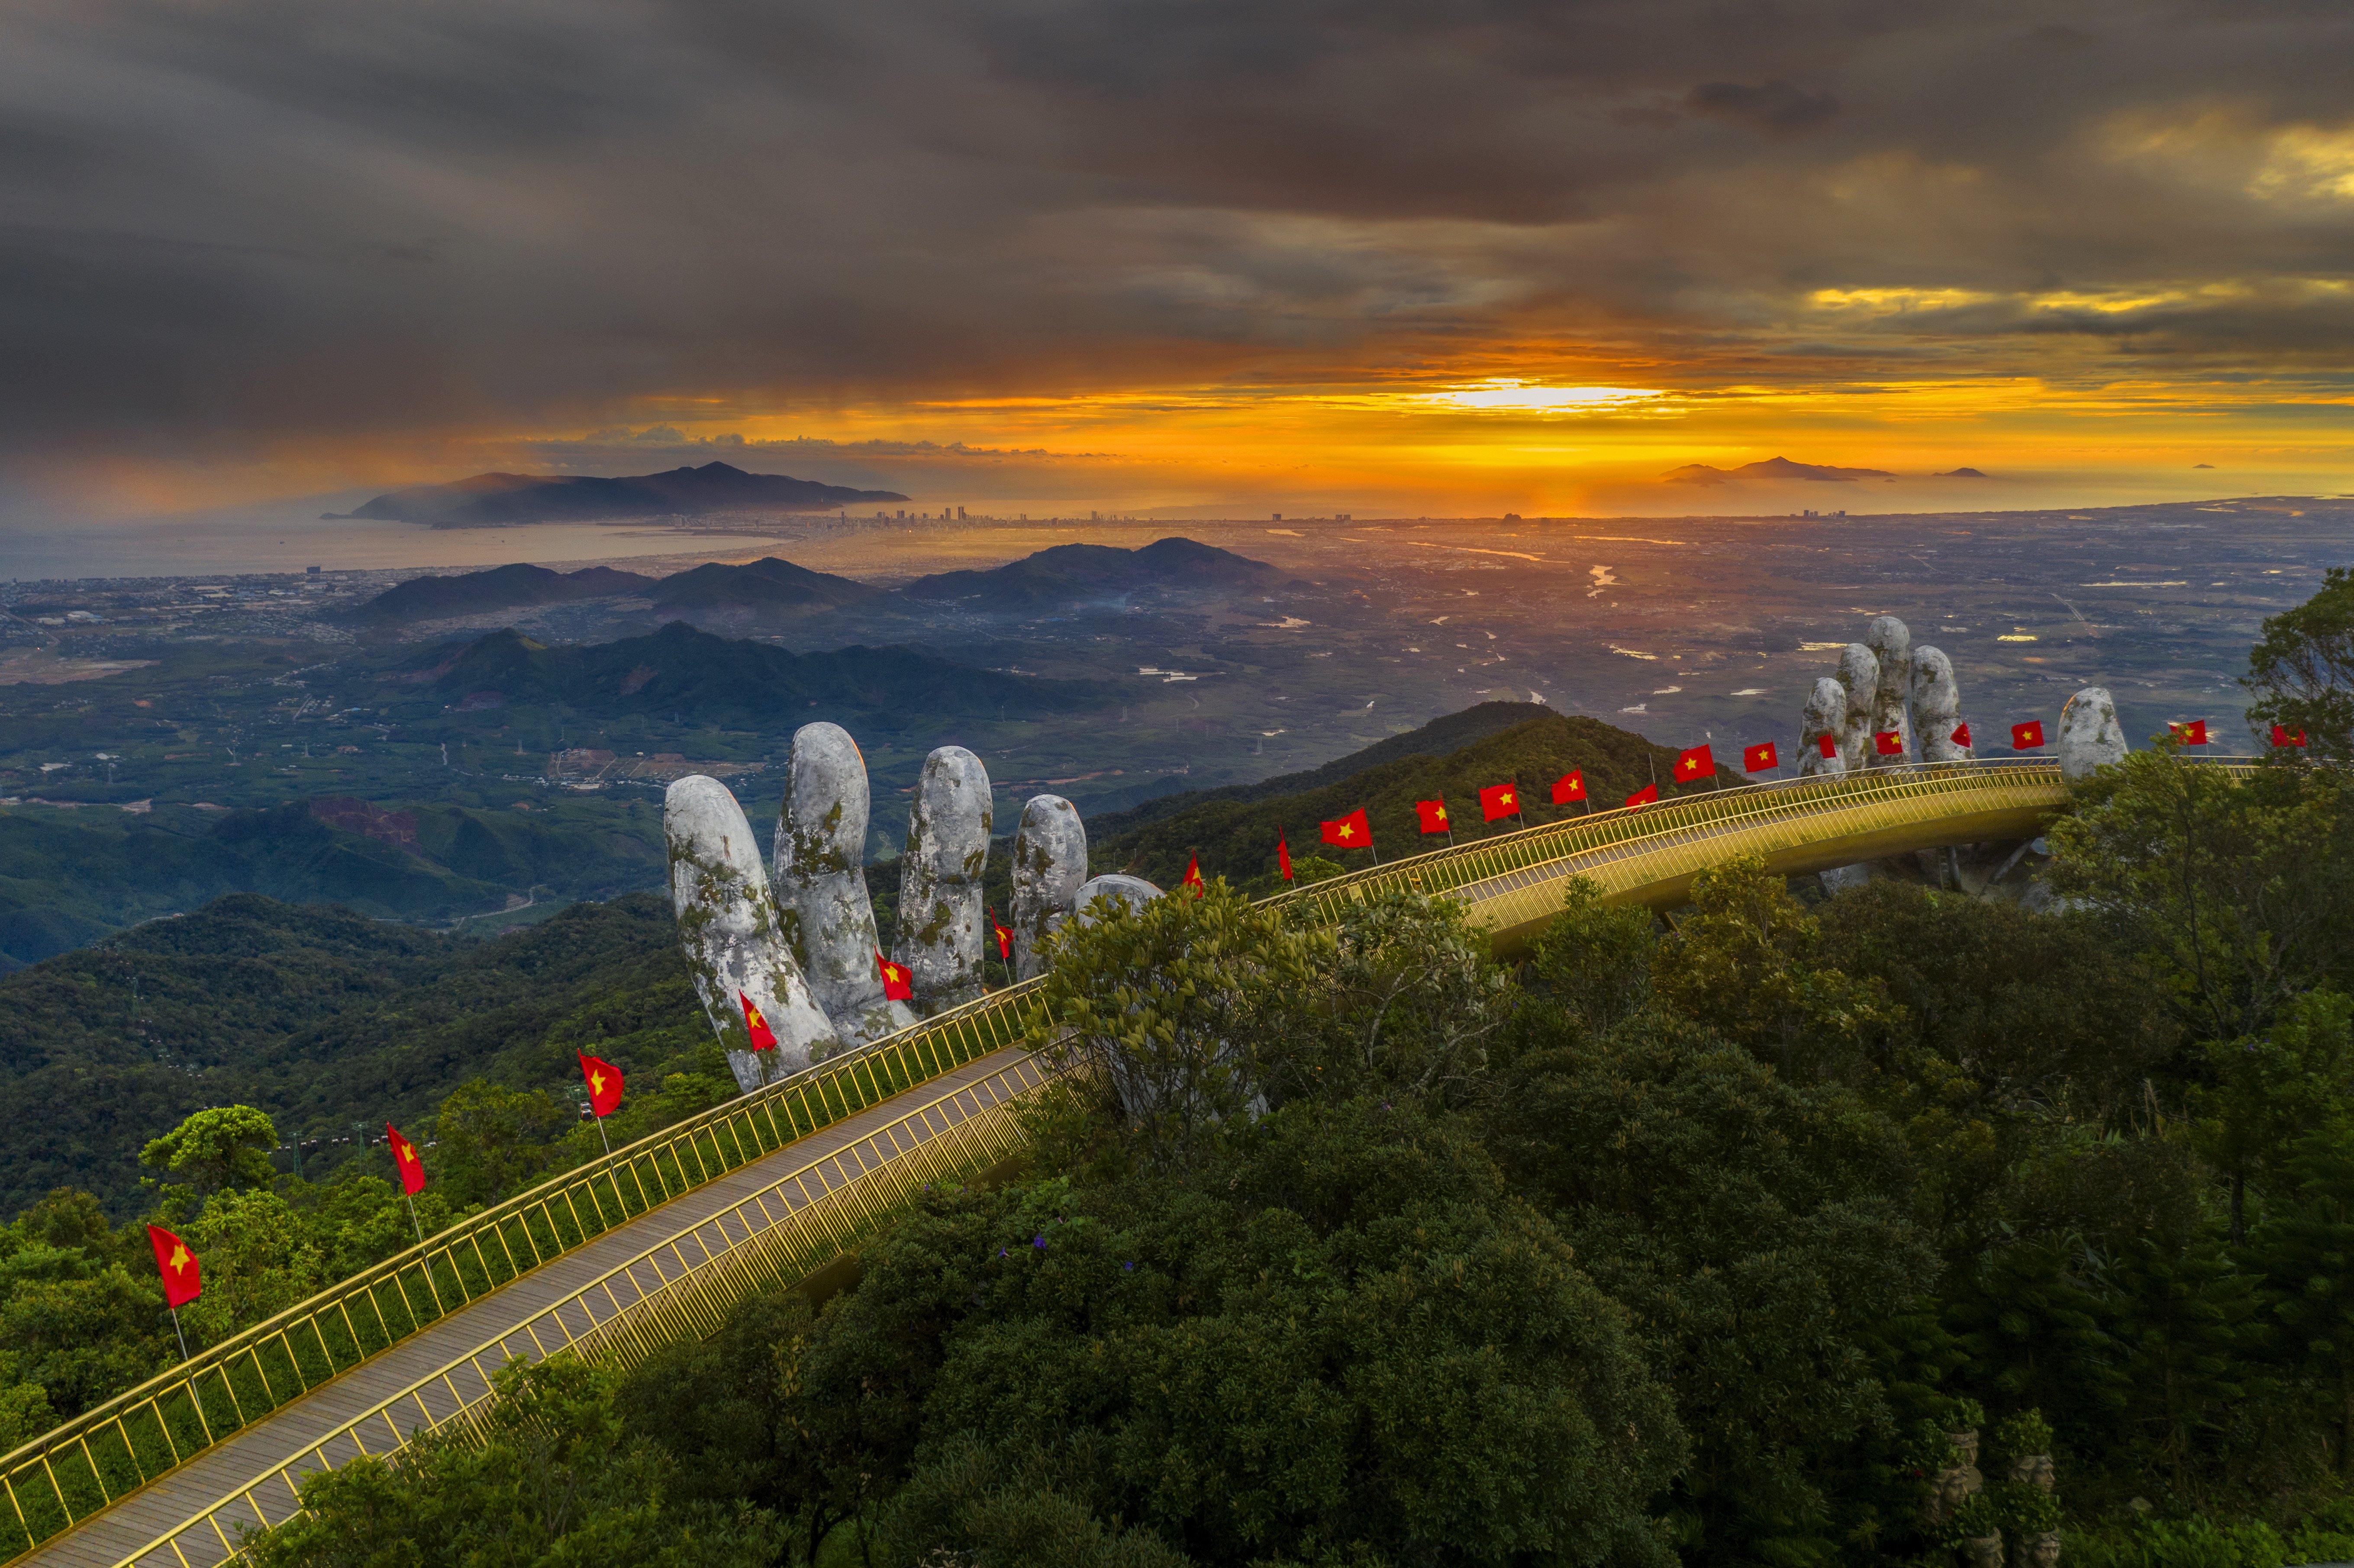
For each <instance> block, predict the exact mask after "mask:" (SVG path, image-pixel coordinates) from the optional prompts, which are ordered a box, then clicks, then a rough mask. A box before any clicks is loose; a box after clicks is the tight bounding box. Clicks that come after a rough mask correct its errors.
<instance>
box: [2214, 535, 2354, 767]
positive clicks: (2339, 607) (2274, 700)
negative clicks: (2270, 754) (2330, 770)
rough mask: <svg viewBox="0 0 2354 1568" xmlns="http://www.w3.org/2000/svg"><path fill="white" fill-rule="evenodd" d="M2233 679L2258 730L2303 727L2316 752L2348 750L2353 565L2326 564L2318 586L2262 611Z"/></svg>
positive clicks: (2337, 757) (2353, 742) (2337, 756)
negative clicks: (2244, 664) (2300, 598)
mask: <svg viewBox="0 0 2354 1568" xmlns="http://www.w3.org/2000/svg"><path fill="white" fill-rule="evenodd" d="M2240 684H2241V685H2242V686H2243V687H2245V688H2246V690H2247V693H2248V694H2249V696H2250V697H2252V698H2253V699H2254V700H2253V701H2252V702H2251V703H2250V704H2249V705H2248V724H2249V726H2250V727H2251V728H2252V729H2253V730H2254V731H2255V733H2256V734H2257V735H2258V736H2260V737H2261V736H2267V734H2268V732H2269V730H2270V728H2271V726H2274V725H2281V726H2285V727H2287V728H2289V729H2291V730H2302V731H2304V732H2305V735H2306V746H2307V747H2308V748H2309V749H2310V750H2311V751H2312V752H2313V754H2314V755H2315V756H2316V757H2318V758H2329V759H2331V760H2332V761H2344V760H2346V759H2347V758H2350V757H2354V569H2349V568H2347V567H2330V568H2328V570H2327V573H2326V574H2325V575H2324V576H2323V577H2322V585H2321V591H2320V592H2319V593H2317V594H2315V595H2314V596H2313V597H2312V598H2311V599H2307V600H2306V601H2305V602H2304V603H2303V604H2301V605H2298V606H2297V607H2296V609H2288V610H2283V611H2282V612H2281V613H2280V614H2278V615H2274V616H2268V617H2266V618H2265V620H2264V633H2263V635H2262V637H2261V638H2260V639H2259V640H2258V641H2257V642H2256V645H2255V646H2254V647H2253V648H2251V649H2249V650H2248V673H2246V674H2245V675H2243V676H2242V677H2241V678H2240Z"/></svg>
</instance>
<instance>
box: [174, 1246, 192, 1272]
mask: <svg viewBox="0 0 2354 1568" xmlns="http://www.w3.org/2000/svg"><path fill="white" fill-rule="evenodd" d="M187 1271H188V1249H187V1248H186V1247H185V1246H175V1247H174V1248H173V1249H172V1272H173V1273H175V1274H186V1272H187Z"/></svg>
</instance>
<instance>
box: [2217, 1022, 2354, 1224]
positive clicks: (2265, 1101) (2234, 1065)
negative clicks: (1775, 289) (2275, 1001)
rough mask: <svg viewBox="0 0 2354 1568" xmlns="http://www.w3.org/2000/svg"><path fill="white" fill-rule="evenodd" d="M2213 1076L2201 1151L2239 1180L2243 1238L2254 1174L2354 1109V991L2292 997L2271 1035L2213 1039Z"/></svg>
mask: <svg viewBox="0 0 2354 1568" xmlns="http://www.w3.org/2000/svg"><path fill="white" fill-rule="evenodd" d="M2206 1056H2207V1065H2208V1071H2209V1075H2210V1077H2209V1081H2208V1084H2207V1085H2206V1086H2201V1087H2199V1088H2197V1089H2194V1090H2193V1092H2192V1096H2191V1103H2192V1105H2193V1107H2195V1108H2197V1109H2198V1110H2200V1111H2201V1112H2203V1113H2204V1115H2203V1117H2202V1118H2201V1120H2200V1122H2199V1124H2198V1137H2199V1141H2200V1151H2201V1152H2202V1153H2204V1154H2205V1155H2206V1156H2207V1157H2208V1158H2209V1159H2210V1160H2212V1161H2213V1162H2214V1164H2215V1166H2216V1168H2217V1169H2218V1170H2220V1171H2221V1172H2222V1173H2223V1175H2224V1177H2225V1178H2226V1179H2227V1180H2228V1181H2230V1182H2231V1185H2232V1220H2231V1225H2232V1231H2231V1235H2232V1242H2233V1243H2234V1244H2235V1245H2236V1244H2237V1243H2239V1242H2240V1241H2241V1240H2243V1237H2244V1234H2245V1229H2246V1193H2247V1186H2248V1181H2249V1179H2250V1178H2251V1177H2257V1178H2259V1179H2261V1178H2262V1177H2263V1176H2264V1175H2266V1174H2268V1173H2270V1172H2271V1171H2273V1170H2274V1168H2275V1167H2276V1166H2277V1165H2278V1163H2279V1161H2280V1158H2281V1156H2282V1155H2283V1153H2284V1152H2285V1150H2287V1148H2288V1146H2289V1145H2290V1144H2292V1143H2294V1142H2296V1140H2297V1139H2301V1138H2304V1137H2305V1136H2306V1135H2308V1134H2310V1133H2314V1132H2317V1131H2319V1130H2320V1129H2321V1128H2323V1127H2325V1126H2327V1125H2329V1124H2331V1123H2342V1122H2343V1121H2344V1120H2345V1119H2346V1118H2347V1117H2348V1114H2349V1111H2354V998H2349V997H2347V996H2345V995H2343V994H2341V993H2339V992H2338V991H2309V992H2307V993H2306V994H2305V995H2303V996H2298V997H2293V998H2291V999H2290V1000H2289V1001H2288V1002H2287V1003H2286V1004H2285V1005H2284V1006H2283V1007H2282V1009H2281V1011H2280V1014H2279V1016H2278V1017H2276V1018H2275V1019H2274V1022H2273V1026H2272V1028H2271V1029H2270V1030H2268V1031H2266V1032H2265V1033H2264V1036H2263V1038H2261V1039H2254V1040H2248V1039H2240V1040H2211V1041H2209V1042H2207V1044H2206Z"/></svg>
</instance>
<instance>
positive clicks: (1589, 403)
mask: <svg viewBox="0 0 2354 1568" xmlns="http://www.w3.org/2000/svg"><path fill="white" fill-rule="evenodd" d="M1666 396H1667V394H1666V393H1665V392H1662V391H1660V390H1659V389H1657V388H1656V387H1547V386H1544V385H1543V384H1542V383H1539V382H1535V381H1524V380H1522V379H1521V378H1520V377H1519V376H1490V377H1489V378H1488V379H1486V380H1484V381H1474V382H1472V383H1470V384H1469V386H1465V387H1448V388H1447V389H1446V390H1445V391H1441V392H1425V393H1417V394H1415V395H1414V396H1413V397H1412V399H1411V400H1412V401H1413V402H1415V403H1418V404H1421V405H1424V406H1426V407H1429V408H1472V409H1479V410H1492V411H1495V412H1499V413H1508V414H1585V413H1593V412H1595V411H1596V410H1599V409H1606V408H1625V407H1627V406H1628V404H1631V403H1649V402H1653V401H1656V400H1657V399H1659V398H1662V397H1666Z"/></svg>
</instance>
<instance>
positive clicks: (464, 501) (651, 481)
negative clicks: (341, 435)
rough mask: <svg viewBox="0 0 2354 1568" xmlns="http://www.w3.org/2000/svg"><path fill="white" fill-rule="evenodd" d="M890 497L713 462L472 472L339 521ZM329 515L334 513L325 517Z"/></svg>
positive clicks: (586, 513) (829, 503) (459, 522)
mask: <svg viewBox="0 0 2354 1568" xmlns="http://www.w3.org/2000/svg"><path fill="white" fill-rule="evenodd" d="M905 500H907V497H906V496H904V495H902V494H900V493H898V492H897V491H896V490H851V489H847V488H845V487H843V486H842V485H838V484H821V483H819V482H817V481H815V480H811V479H794V478H791V477H790V476H789V475H785V474H780V473H747V472H745V471H743V470H742V469H740V468H737V467H736V466H735V465H734V464H732V463H726V462H719V461H711V462H707V463H705V464H704V465H703V466H702V467H701V468H688V467H684V466H682V467H679V468H674V469H671V470H668V471H665V472H662V473H642V474H636V475H631V476H625V477H622V478H618V479H600V478H597V477H594V476H592V475H588V474H537V475H535V474H521V473H478V474H476V475H474V476H473V477H472V478H471V479H461V480H458V481H455V482H452V483H449V484H419V485H412V486H410V487H409V488H408V489H406V490H393V491H387V492H386V493H384V494H382V495H379V496H377V497H376V498H375V499H374V500H372V501H370V502H368V503H366V504H365V505H363V506H360V507H358V508H356V509H355V510H354V511H352V512H350V513H348V514H345V515H348V516H352V517H368V518H381V519H384V520H387V521H389V522H396V523H424V524H431V525H432V526H434V527H437V528H482V527H492V526H496V525H498V524H509V523H585V522H595V521H599V520H602V519H606V518H613V517H646V516H655V515H661V514H669V513H677V514H682V515H685V516H695V515H699V514H703V513H706V512H726V511H738V510H742V511H769V512H822V511H828V510H831V509H832V508H835V507H842V506H864V505H868V504H871V503H876V502H884V501H905ZM330 515H334V514H330Z"/></svg>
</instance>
